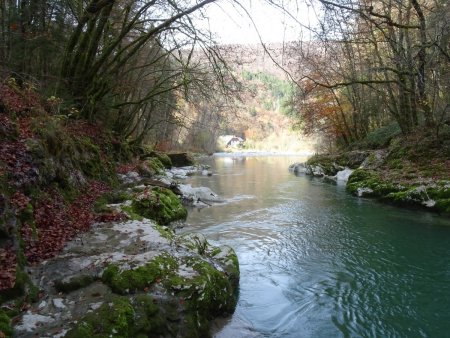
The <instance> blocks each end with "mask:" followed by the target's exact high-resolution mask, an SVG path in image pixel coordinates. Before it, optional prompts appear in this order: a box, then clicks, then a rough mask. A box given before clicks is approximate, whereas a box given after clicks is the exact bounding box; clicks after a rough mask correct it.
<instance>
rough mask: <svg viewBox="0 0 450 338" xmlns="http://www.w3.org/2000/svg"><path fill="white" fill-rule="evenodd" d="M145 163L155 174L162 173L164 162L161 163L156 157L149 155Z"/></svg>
mask: <svg viewBox="0 0 450 338" xmlns="http://www.w3.org/2000/svg"><path fill="white" fill-rule="evenodd" d="M145 164H146V165H147V166H148V167H149V168H151V169H152V170H154V171H155V172H156V173H157V174H162V173H164V169H165V167H164V164H162V163H161V161H160V160H159V159H158V158H157V157H151V158H149V159H148V160H146V161H145Z"/></svg>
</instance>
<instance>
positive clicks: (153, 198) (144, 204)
mask: <svg viewBox="0 0 450 338" xmlns="http://www.w3.org/2000/svg"><path fill="white" fill-rule="evenodd" d="M132 208H133V211H134V213H136V214H138V215H141V216H143V217H145V218H149V219H152V220H155V221H156V222H158V223H159V224H163V225H164V224H169V223H170V222H172V221H176V220H179V219H185V218H186V216H187V210H186V209H185V208H184V207H183V205H182V204H181V202H180V200H179V199H178V197H177V196H176V195H175V194H174V193H173V192H172V191H171V190H169V189H165V188H160V187H156V188H153V189H152V190H146V191H144V192H143V193H142V194H139V195H138V196H137V198H136V199H134V200H133V202H132Z"/></svg>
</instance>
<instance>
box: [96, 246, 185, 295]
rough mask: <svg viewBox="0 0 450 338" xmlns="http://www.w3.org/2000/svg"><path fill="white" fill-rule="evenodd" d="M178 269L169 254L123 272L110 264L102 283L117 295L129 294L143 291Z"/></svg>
mask: <svg viewBox="0 0 450 338" xmlns="http://www.w3.org/2000/svg"><path fill="white" fill-rule="evenodd" d="M177 268H178V264H177V262H176V260H175V259H174V258H173V257H172V256H170V255H167V254H162V255H160V256H157V257H155V258H154V259H152V260H151V261H150V262H148V263H147V264H145V265H144V266H140V267H138V268H136V269H131V270H123V271H121V269H120V267H119V266H118V265H115V264H110V265H109V266H108V267H107V268H106V269H105V271H104V272H103V275H102V281H103V282H104V283H105V284H106V285H108V286H109V287H110V288H111V289H112V290H113V291H114V292H115V293H118V294H128V293H135V292H138V291H143V290H144V289H145V288H147V287H149V286H151V285H152V284H153V283H154V282H155V280H156V279H158V278H162V277H165V276H168V275H171V274H172V273H173V271H175V270H176V269H177Z"/></svg>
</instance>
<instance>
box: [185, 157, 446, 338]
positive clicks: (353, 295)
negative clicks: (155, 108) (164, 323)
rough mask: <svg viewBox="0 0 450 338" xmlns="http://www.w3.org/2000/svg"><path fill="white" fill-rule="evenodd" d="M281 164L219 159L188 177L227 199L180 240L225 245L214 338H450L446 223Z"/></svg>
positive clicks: (194, 214)
mask: <svg viewBox="0 0 450 338" xmlns="http://www.w3.org/2000/svg"><path fill="white" fill-rule="evenodd" d="M296 160H298V159H296V158H289V157H251V158H250V157H249V158H245V157H241V158H227V157H220V158H215V159H214V160H212V163H211V165H212V169H213V170H214V172H216V173H217V174H215V175H213V176H212V177H200V176H198V177H193V178H191V179H190V182H189V183H190V184H192V185H194V186H208V187H210V188H211V189H212V190H213V191H215V192H217V193H219V194H220V195H221V196H223V197H224V198H226V199H227V200H228V202H227V203H224V204H223V205H218V206H214V207H210V208H206V209H202V210H200V211H196V210H193V211H191V212H190V214H189V216H188V219H187V224H188V225H187V226H186V227H185V228H184V229H183V230H182V231H183V232H190V231H195V232H202V233H204V234H205V235H206V236H207V238H208V239H209V240H210V241H211V242H212V243H214V244H227V245H230V246H232V247H233V248H234V249H235V250H236V252H237V254H238V257H239V262H240V268H241V281H240V296H239V301H238V306H237V308H236V311H235V313H234V315H233V316H232V317H231V318H230V319H226V320H225V323H223V322H222V323H220V325H219V326H218V327H219V328H218V329H217V330H216V331H217V332H215V336H216V337H221V338H223V337H334V336H342V337H353V336H357V337H380V336H382V337H399V336H405V337H410V336H417V337H421V336H423V337H425V336H443V335H445V334H447V333H448V332H450V314H449V312H448V304H450V220H449V219H447V218H442V217H439V216H437V215H434V214H430V213H425V212H415V211H411V210H402V209H398V208H394V207H390V206H386V205H382V204H379V203H377V202H374V201H371V200H365V199H358V198H354V197H352V196H350V195H348V194H347V193H346V192H345V187H343V186H333V185H329V184H326V183H323V182H322V181H321V180H318V179H313V178H309V177H305V176H299V177H297V176H294V175H292V174H290V173H289V172H288V170H287V167H288V165H289V164H290V163H292V162H294V161H296Z"/></svg>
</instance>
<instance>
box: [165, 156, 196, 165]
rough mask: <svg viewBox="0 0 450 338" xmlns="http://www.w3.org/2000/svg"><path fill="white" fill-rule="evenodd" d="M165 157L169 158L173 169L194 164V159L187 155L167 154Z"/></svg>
mask: <svg viewBox="0 0 450 338" xmlns="http://www.w3.org/2000/svg"><path fill="white" fill-rule="evenodd" d="M167 156H169V158H170V160H171V161H172V165H173V166H174V167H185V166H190V165H194V164H195V161H194V158H193V157H192V155H190V154H188V153H169V154H167Z"/></svg>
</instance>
